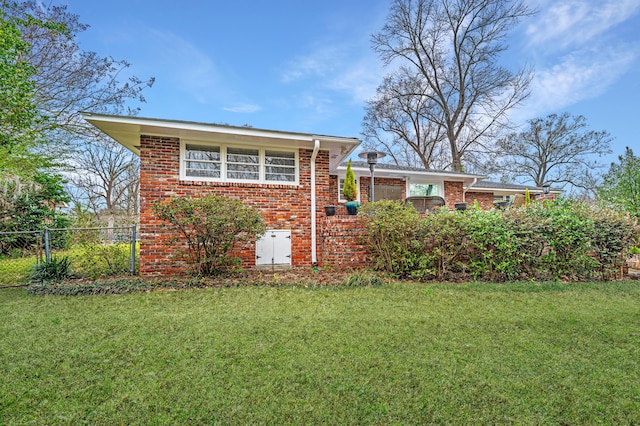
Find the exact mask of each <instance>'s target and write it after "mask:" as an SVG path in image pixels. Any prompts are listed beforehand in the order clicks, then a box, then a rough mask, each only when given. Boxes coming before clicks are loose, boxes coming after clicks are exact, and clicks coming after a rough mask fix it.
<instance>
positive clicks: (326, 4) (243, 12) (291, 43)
mask: <svg viewBox="0 0 640 426" xmlns="http://www.w3.org/2000/svg"><path fill="white" fill-rule="evenodd" d="M527 1H528V3H529V4H530V6H532V7H535V8H537V9H539V11H540V12H539V13H538V14H537V15H536V16H535V17H532V18H529V19H527V20H525V21H523V22H522V24H521V25H520V26H519V27H518V28H517V29H516V30H515V31H514V32H513V37H512V39H511V40H510V43H509V44H510V49H509V50H508V51H507V53H506V56H505V58H504V60H505V61H507V62H508V63H509V64H513V65H514V66H518V65H521V64H524V63H528V64H531V65H533V66H534V69H535V79H534V81H533V86H532V94H531V97H530V98H529V99H528V101H527V102H526V104H524V105H523V106H522V107H521V108H519V109H518V110H517V111H515V112H514V113H513V115H512V118H513V120H514V121H515V122H516V123H524V122H525V121H526V120H527V119H529V118H534V117H540V116H545V115H547V114H549V113H554V112H563V111H568V112H570V113H572V114H582V115H584V116H585V117H586V118H587V122H588V123H589V125H590V128H592V129H594V130H607V131H608V132H610V133H611V135H612V136H613V137H614V138H615V140H614V142H613V147H612V148H613V151H614V152H613V154H612V155H611V156H609V157H607V158H606V159H605V161H607V162H609V161H612V160H614V159H615V158H616V157H617V155H619V154H621V153H622V152H623V150H624V147H625V146H630V147H632V148H634V147H635V148H637V150H640V149H638V148H640V146H639V143H638V142H640V138H639V137H638V135H637V130H636V129H637V127H638V125H637V123H638V122H640V117H639V116H638V115H639V113H640V108H639V105H640V0H527ZM56 3H62V4H67V5H68V6H69V10H70V11H71V12H73V13H76V14H78V15H79V16H80V20H81V22H83V23H86V24H89V25H90V28H89V29H88V30H87V31H85V32H84V33H82V34H81V35H80V39H79V40H80V43H81V46H82V48H83V49H85V50H92V51H96V52H98V53H99V54H100V55H102V56H113V57H114V58H116V59H125V60H127V61H128V62H130V63H131V64H132V65H131V67H130V69H129V70H128V72H130V73H132V74H134V75H136V76H138V77H140V78H148V77H151V76H153V77H155V78H156V83H155V84H154V86H153V88H151V89H149V90H147V91H146V92H145V97H146V99H147V103H145V104H140V105H135V106H140V107H141V112H140V116H142V117H151V118H166V119H176V120H189V121H200V122H207V123H227V124H231V125H244V124H248V125H251V126H253V127H258V128H266V129H275V130H288V131H296V132H306V133H317V134H328V135H335V136H353V137H360V130H361V122H362V117H363V115H364V105H365V101H366V100H367V99H369V98H370V97H371V96H372V95H373V94H374V93H375V89H376V87H377V85H378V84H379V83H380V82H381V80H382V77H383V76H384V75H385V73H386V72H387V71H388V70H385V69H384V68H383V65H382V63H381V61H379V59H378V57H377V56H376V54H375V53H374V52H373V51H372V49H371V44H370V36H371V34H372V33H373V32H376V31H378V30H379V29H380V28H381V27H382V25H383V24H384V21H385V18H386V16H387V13H388V7H389V1H388V0H323V1H315V2H307V1H301V0H269V1H260V0H253V1H250V0H234V1H220V0H202V1H201V0H183V1H181V2H179V1H177V0H173V1H166V0H154V1H150V0H128V1H123V0H110V1H104V0H59V1H56Z"/></svg>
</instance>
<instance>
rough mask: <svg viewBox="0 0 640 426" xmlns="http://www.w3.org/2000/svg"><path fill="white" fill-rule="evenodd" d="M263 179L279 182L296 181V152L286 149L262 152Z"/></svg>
mask: <svg viewBox="0 0 640 426" xmlns="http://www.w3.org/2000/svg"><path fill="white" fill-rule="evenodd" d="M264 164H265V180H268V181H279V182H295V181H296V154H295V152H287V151H271V150H266V151H265V152H264Z"/></svg>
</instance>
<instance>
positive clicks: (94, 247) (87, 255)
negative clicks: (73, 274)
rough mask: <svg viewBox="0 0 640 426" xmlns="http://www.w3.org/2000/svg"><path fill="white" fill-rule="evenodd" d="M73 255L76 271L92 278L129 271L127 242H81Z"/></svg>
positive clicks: (129, 247)
mask: <svg viewBox="0 0 640 426" xmlns="http://www.w3.org/2000/svg"><path fill="white" fill-rule="evenodd" d="M80 247H81V250H79V253H78V255H77V256H74V264H75V265H76V271H77V272H78V273H80V271H81V274H82V275H83V276H88V277H91V278H93V279H95V278H98V277H104V276H110V275H123V274H128V273H130V271H131V246H130V245H129V244H116V245H110V244H100V243H97V242H96V243H94V244H83V245H81V246H80Z"/></svg>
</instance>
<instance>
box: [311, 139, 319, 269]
mask: <svg viewBox="0 0 640 426" xmlns="http://www.w3.org/2000/svg"><path fill="white" fill-rule="evenodd" d="M319 150H320V140H319V139H315V140H314V141H313V153H312V154H311V264H312V265H314V266H315V265H316V263H318V258H317V252H316V243H317V242H316V240H317V238H316V216H317V213H316V157H317V156H318V151H319Z"/></svg>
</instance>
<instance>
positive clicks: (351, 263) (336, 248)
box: [318, 216, 369, 268]
mask: <svg viewBox="0 0 640 426" xmlns="http://www.w3.org/2000/svg"><path fill="white" fill-rule="evenodd" d="M319 226H320V239H319V250H318V253H319V255H318V260H319V262H320V264H322V265H332V266H347V267H352V268H355V267H362V266H366V265H367V259H368V256H369V251H368V250H367V247H366V244H363V243H362V242H361V238H362V236H363V235H364V224H363V223H362V220H361V219H360V218H358V216H331V217H323V218H322V219H320V221H319Z"/></svg>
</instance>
